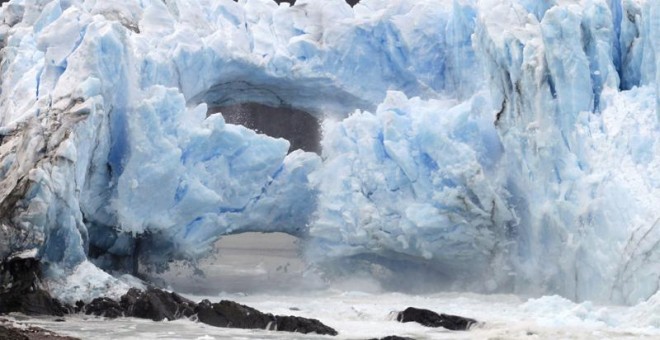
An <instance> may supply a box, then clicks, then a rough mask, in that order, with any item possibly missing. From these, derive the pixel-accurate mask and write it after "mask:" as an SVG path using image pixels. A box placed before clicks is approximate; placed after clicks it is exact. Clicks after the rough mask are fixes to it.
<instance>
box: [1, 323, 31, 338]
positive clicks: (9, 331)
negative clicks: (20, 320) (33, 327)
mask: <svg viewBox="0 0 660 340" xmlns="http://www.w3.org/2000/svg"><path fill="white" fill-rule="evenodd" d="M0 339H2V340H29V339H28V337H27V336H25V335H23V334H21V333H20V332H19V331H18V330H16V329H13V328H9V327H5V326H0Z"/></svg>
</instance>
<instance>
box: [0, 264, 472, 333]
mask: <svg viewBox="0 0 660 340" xmlns="http://www.w3.org/2000/svg"><path fill="white" fill-rule="evenodd" d="M9 313H22V314H25V315H28V316H36V315H52V316H58V317H61V316H64V315H72V314H85V315H94V316H99V317H105V318H110V319H114V318H119V317H133V318H140V319H148V320H153V321H172V320H178V319H183V318H186V319H190V320H193V321H197V322H201V323H204V324H207V325H211V326H215V327H224V328H242V329H263V330H269V331H281V332H296V333H303V334H307V333H316V334H319V335H331V336H335V335H337V334H338V332H337V331H336V330H335V329H333V328H332V327H329V326H327V325H325V324H323V323H322V322H321V321H319V320H317V319H312V318H304V317H300V316H291V315H288V316H287V315H273V314H270V313H263V312H261V311H259V310H256V309H254V308H252V307H249V306H246V305H242V304H239V303H236V302H234V301H228V300H222V301H220V302H216V303H213V302H211V301H209V300H202V301H201V302H198V303H197V302H194V301H191V300H189V299H186V298H185V297H183V296H181V295H179V294H177V293H174V292H168V291H165V290H162V289H160V288H156V287H149V288H147V289H146V290H140V289H137V288H131V289H130V290H129V291H128V292H127V293H126V294H124V295H123V296H121V298H120V299H119V300H113V299H110V298H107V297H100V298H96V299H94V300H92V301H90V302H89V303H85V302H83V301H78V302H76V303H75V305H74V306H72V305H68V304H65V303H62V302H61V301H58V300H57V299H55V298H53V297H52V296H51V295H50V293H49V292H48V291H47V290H46V289H44V287H43V284H42V281H41V267H40V263H39V261H38V260H37V259H35V258H20V257H17V258H12V259H9V260H7V261H4V262H2V263H0V315H2V314H9ZM62 320H63V319H62ZM396 320H397V321H399V322H417V323H419V324H421V325H424V326H427V327H444V328H447V329H449V330H455V331H459V330H468V329H469V328H470V327H471V326H472V325H474V324H476V323H477V321H476V320H473V319H469V318H464V317H461V316H455V315H446V314H437V313H435V312H433V311H430V310H425V309H417V308H412V307H410V308H407V309H406V310H404V311H402V312H399V313H398V314H397V318H396ZM1 326H2V328H1V329H0V339H3V340H4V339H9V340H14V339H16V340H22V339H38V340H46V339H65V340H71V339H74V338H71V337H65V336H59V335H57V334H54V333H52V332H49V331H46V330H43V329H40V328H35V327H25V328H22V327H15V326H14V325H12V324H11V322H9V321H7V320H5V321H4V322H3V323H2V324H1ZM388 338H389V339H400V338H398V337H395V336H393V337H388Z"/></svg>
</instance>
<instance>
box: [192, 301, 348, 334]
mask: <svg viewBox="0 0 660 340" xmlns="http://www.w3.org/2000/svg"><path fill="white" fill-rule="evenodd" d="M197 318H198V320H199V321H200V322H203V323H205V324H209V325H211V326H216V327H228V328H247V329H266V330H277V331H286V332H297V333H305V334H306V333H317V334H322V335H326V334H327V335H337V331H336V330H334V329H332V328H330V327H328V326H326V325H324V324H323V323H321V322H320V321H318V320H316V319H306V318H301V317H296V316H274V315H273V314H266V313H262V312H260V311H258V310H256V309H254V308H251V307H248V306H245V305H241V304H239V303H236V302H233V301H226V300H223V301H220V302H219V303H211V302H210V301H208V300H203V301H202V302H200V303H199V305H198V306H197Z"/></svg>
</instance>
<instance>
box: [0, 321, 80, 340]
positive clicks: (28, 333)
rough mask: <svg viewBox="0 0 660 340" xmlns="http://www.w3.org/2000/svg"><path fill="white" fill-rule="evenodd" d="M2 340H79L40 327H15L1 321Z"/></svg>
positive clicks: (0, 334) (10, 323) (0, 337)
mask: <svg viewBox="0 0 660 340" xmlns="http://www.w3.org/2000/svg"><path fill="white" fill-rule="evenodd" d="M0 323H2V324H0V340H79V339H77V338H72V337H68V336H62V335H58V334H55V333H53V332H51V331H48V330H45V329H43V328H39V327H20V328H17V327H14V326H13V323H12V322H9V321H7V320H3V319H0Z"/></svg>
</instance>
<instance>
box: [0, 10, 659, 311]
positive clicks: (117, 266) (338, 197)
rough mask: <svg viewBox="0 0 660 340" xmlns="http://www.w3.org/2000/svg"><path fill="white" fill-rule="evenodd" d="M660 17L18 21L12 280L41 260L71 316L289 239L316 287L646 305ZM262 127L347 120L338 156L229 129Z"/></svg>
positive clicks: (2, 111)
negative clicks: (258, 234)
mask: <svg viewBox="0 0 660 340" xmlns="http://www.w3.org/2000/svg"><path fill="white" fill-rule="evenodd" d="M659 6H660V5H658V4H657V3H656V2H654V1H644V0H622V1H616V0H581V1H561V0H553V1H527V0H452V1H450V0H442V1H438V0H428V1H416V2H410V1H404V0H389V1H386V0H365V1H361V2H360V3H359V4H357V5H355V6H354V7H353V8H351V7H350V6H348V5H347V4H346V3H345V2H344V1H342V0H332V1H312V0H308V1H297V3H296V5H295V6H293V7H290V6H288V5H286V4H282V5H280V6H278V5H277V4H275V3H274V2H272V1H270V0H242V1H238V2H237V3H236V2H233V1H211V0H172V1H169V0H168V1H158V0H146V1H134V0H122V1H115V2H103V1H82V0H39V1H28V0H13V1H10V2H9V3H6V4H3V6H2V8H1V9H0V18H2V25H1V26H0V38H1V40H2V54H1V56H2V62H1V69H0V71H1V72H2V77H1V79H2V80H1V81H2V92H1V93H0V135H1V136H2V139H1V143H0V226H1V228H0V236H1V237H0V257H2V258H5V257H8V256H11V255H12V254H15V253H18V252H21V251H24V250H30V249H37V250H38V254H39V256H40V257H41V259H42V260H43V262H44V263H46V264H48V266H49V268H50V275H51V277H52V278H53V280H54V282H57V283H58V284H57V287H59V288H57V291H58V292H66V291H67V287H74V286H76V282H73V281H76V280H78V281H80V280H83V281H85V282H87V283H86V284H85V285H84V286H89V287H92V288H93V287H94V286H95V285H100V286H103V283H102V282H103V280H96V279H89V278H87V279H84V278H81V275H82V274H81V275H72V273H83V272H86V270H83V271H81V270H80V268H82V267H81V264H82V265H83V266H89V262H87V261H88V260H91V261H93V262H94V263H95V265H97V266H99V267H101V268H104V269H106V270H117V271H119V272H132V271H135V270H137V269H138V268H137V267H138V264H140V265H147V266H151V267H154V268H156V269H161V268H163V267H165V266H166V265H167V263H168V261H170V260H173V259H185V260H189V261H193V262H194V261H195V260H196V259H198V258H200V257H202V256H204V255H206V254H208V252H209V251H210V250H211V249H212V244H213V243H214V241H215V240H217V239H218V238H219V237H221V236H222V235H225V234H229V233H238V232H243V231H282V232H287V233H290V234H293V235H297V236H300V237H302V238H304V240H305V243H306V249H307V256H309V259H310V260H313V261H316V262H317V263H323V262H325V261H332V260H333V259H338V258H339V259H341V258H346V257H359V256H363V255H366V256H373V257H371V258H380V259H386V260H387V259H396V260H397V261H403V262H404V263H405V262H406V261H411V262H415V263H423V264H428V265H429V266H430V267H432V268H433V270H436V271H438V272H439V273H441V274H442V275H443V276H444V277H448V278H449V280H448V281H449V286H447V287H446V288H457V289H458V288H469V289H473V290H478V291H488V292H497V291H499V292H512V291H513V292H519V293H531V294H548V293H557V294H562V295H564V296H567V297H569V298H572V299H576V300H584V299H595V300H601V301H613V302H623V303H634V302H637V301H639V300H642V299H646V298H648V297H649V296H651V295H653V294H654V293H655V292H657V290H658V277H659V276H660V272H659V271H660V269H659V268H657V265H655V264H657V263H658V261H659V258H658V257H659V256H660V250H659V249H658V244H660V222H659V221H660V215H658V214H657V209H656V207H657V206H659V205H660V178H659V177H658V174H659V173H660V171H658V170H659V169H660V165H659V162H660V156H659V155H660V150H659V148H660V146H659V145H660V143H659V142H658V139H659V138H660V137H659V136H660V133H659V128H660V127H659V123H658V121H659V120H660V118H659V117H660V116H659V114H658V112H660V111H659V110H658V106H660V104H658V103H660V101H659V100H658V98H660V96H658V92H657V91H658V90H657V88H658V87H657V84H659V83H660V79H658V77H660V72H656V69H658V67H657V63H658V62H659V61H658V60H660V59H659V58H656V52H655V51H656V50H657V49H658V48H660V41H658V37H659V36H660V32H659V31H658V30H660V7H659ZM245 102H253V103H259V104H263V105H268V106H273V107H278V106H283V107H294V108H298V109H301V110H305V111H307V112H310V113H311V114H314V115H315V116H316V117H318V118H319V119H321V120H324V138H323V141H322V146H323V151H322V155H321V156H320V157H319V156H318V155H316V154H313V153H305V152H302V151H296V152H292V153H290V154H287V150H288V148H289V144H288V142H287V141H285V140H282V139H275V138H271V137H268V136H265V135H260V134H257V133H255V132H254V131H252V130H249V129H247V128H244V127H241V126H237V125H232V124H226V123H225V121H224V119H223V117H222V116H221V115H212V116H209V117H206V113H207V107H208V106H213V107H222V106H232V105H234V104H240V103H245ZM399 263H400V262H399ZM393 269H396V268H393ZM90 272H92V271H90ZM97 273H98V272H97ZM90 275H91V274H90ZM94 275H96V276H98V275H101V274H98V275H97V274H94ZM82 276H84V275H82ZM66 277H72V278H75V280H74V279H70V280H69V281H67V280H66V279H64V278H66ZM109 279H110V278H109V277H108V280H109ZM78 286H80V285H78ZM90 291H93V292H95V293H93V294H100V293H98V292H100V291H102V289H91V288H90ZM62 294H64V293H62ZM76 294H77V295H76V296H77V297H80V296H82V295H84V292H82V293H80V294H78V293H76ZM90 294H92V293H90Z"/></svg>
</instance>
